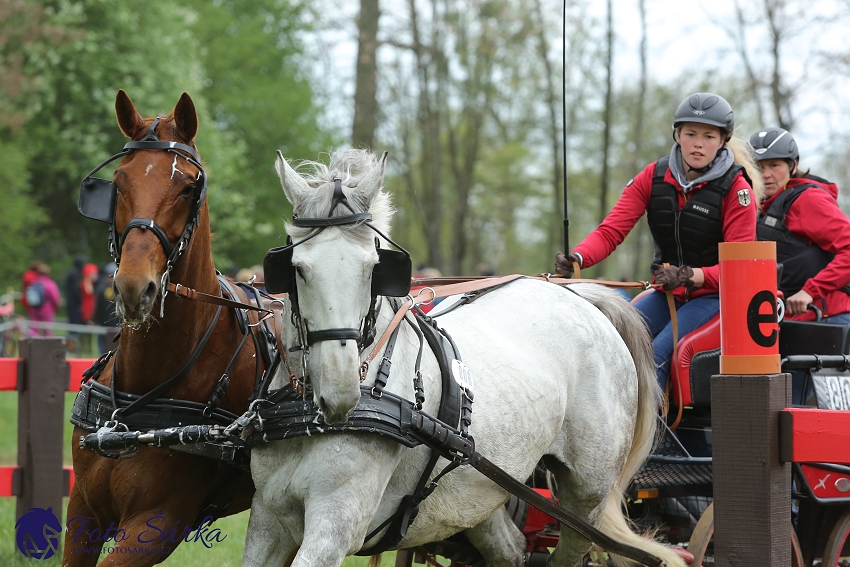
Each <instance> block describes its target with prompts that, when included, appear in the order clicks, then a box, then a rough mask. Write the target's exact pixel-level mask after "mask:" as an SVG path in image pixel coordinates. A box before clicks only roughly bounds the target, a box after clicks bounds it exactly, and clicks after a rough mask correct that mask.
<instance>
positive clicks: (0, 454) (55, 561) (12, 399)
mask: <svg viewBox="0 0 850 567" xmlns="http://www.w3.org/2000/svg"><path fill="white" fill-rule="evenodd" d="M74 396H75V394H70V393H69V394H66V396H65V415H66V417H69V416H70V415H71V406H72V404H73V403H74ZM17 404H18V395H17V393H16V392H0V465H13V464H16V463H17V458H18V446H17V443H18V441H17V439H18V437H17V436H18V406H17ZM72 435H73V426H72V425H71V424H70V422H69V421H68V420H67V419H66V420H65V440H66V443H65V450H64V457H63V460H64V462H65V465H66V466H70V465H71V449H70V447H71V437H72ZM15 504H16V502H15V498H9V497H0V566H2V567H22V566H27V567H35V566H36V565H37V566H39V567H53V566H58V565H60V563H61V562H60V554H57V555H56V556H54V557H52V558H50V559H48V560H37V559H29V558H27V557H24V556H23V555H22V554H21V553H20V552H19V551H18V550H17V547H16V545H15V522H16V521H17V517H16V514H15ZM67 505H68V499H67V498H65V499H63V509H64V508H66V507H67ZM62 522H63V525H64V522H65V518H64V510H63V518H62ZM247 527H248V511H245V512H242V513H240V514H236V515H234V516H229V517H227V518H221V519H220V520H218V521H217V522H216V523H215V524H213V528H218V529H219V530H221V534H222V535H223V536H226V537H224V539H223V541H221V542H220V543H219V542H213V544H212V545H213V547H212V548H209V549H208V548H206V547H204V546H203V545H202V544H201V543H195V542H190V543H184V544H182V545H180V546H179V547H177V549H176V550H175V551H174V553H172V554H171V556H170V557H169V558H168V559H166V560H165V561H164V562H163V563H162V565H172V566H177V565H180V566H185V567H212V566H220V567H231V566H235V565H241V564H242V551H243V549H244V548H245V532H246V531H247ZM104 557H106V555H102V556H101V558H104ZM368 561H369V558H368V557H348V558H346V560H345V561H344V562H343V567H366V565H367V563H368ZM394 564H395V553H385V554H384V555H383V557H382V558H381V567H392V566H393V565H394Z"/></svg>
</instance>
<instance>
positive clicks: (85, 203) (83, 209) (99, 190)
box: [77, 177, 116, 224]
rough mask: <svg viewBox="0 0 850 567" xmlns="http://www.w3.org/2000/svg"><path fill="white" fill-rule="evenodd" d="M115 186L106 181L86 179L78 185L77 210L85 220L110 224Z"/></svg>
mask: <svg viewBox="0 0 850 567" xmlns="http://www.w3.org/2000/svg"><path fill="white" fill-rule="evenodd" d="M115 196H116V187H115V184H114V183H112V182H111V181H108V180H106V179H98V178H97V177H86V178H85V179H83V181H82V183H80V197H79V200H78V201H77V210H79V211H80V214H81V215H83V216H84V217H86V218H89V219H92V220H96V221H100V222H105V223H107V224H112V219H113V216H114V214H115Z"/></svg>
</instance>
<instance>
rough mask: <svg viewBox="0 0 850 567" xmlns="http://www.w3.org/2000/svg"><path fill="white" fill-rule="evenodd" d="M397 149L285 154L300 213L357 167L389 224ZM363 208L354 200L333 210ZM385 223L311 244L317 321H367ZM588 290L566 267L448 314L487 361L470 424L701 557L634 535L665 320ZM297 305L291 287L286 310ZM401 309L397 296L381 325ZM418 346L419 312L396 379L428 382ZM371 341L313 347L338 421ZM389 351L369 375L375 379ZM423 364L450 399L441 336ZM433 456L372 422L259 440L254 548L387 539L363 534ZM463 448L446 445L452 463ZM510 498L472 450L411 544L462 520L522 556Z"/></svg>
mask: <svg viewBox="0 0 850 567" xmlns="http://www.w3.org/2000/svg"><path fill="white" fill-rule="evenodd" d="M385 159H386V155H385V156H384V158H383V159H380V160H379V159H378V158H377V157H376V156H375V155H374V154H372V153H370V152H367V151H365V150H347V151H340V152H336V153H334V154H333V155H332V156H331V161H330V165H329V167H325V166H323V165H321V164H312V167H313V168H314V170H313V174H312V175H310V176H309V177H308V178H307V179H305V178H303V177H301V175H299V173H297V172H295V171H294V170H293V169H292V168H291V167H290V166H289V164H288V163H287V162H286V160H285V159H283V157H282V156H280V157H279V159H278V161H277V163H276V169H277V171H278V174H279V176H280V179H281V184H282V185H283V190H284V193H285V194H286V197H287V198H288V199H289V201H290V202H291V203H292V205H293V207H294V212H295V214H296V215H297V216H298V217H300V218H318V217H322V218H324V217H327V216H328V213H329V210H330V208H331V200H332V194H333V190H334V182H333V179H334V177H340V178H342V187H343V190H344V193H345V195H346V196H347V199H348V201H349V203H350V204H352V205H353V207H352V208H354V209H358V208H359V209H360V211H369V212H370V213H371V214H372V216H373V225H374V226H375V227H376V228H378V229H379V230H381V231H382V232H383V233H384V234H388V231H389V224H390V218H391V216H392V212H393V210H392V207H391V205H390V200H389V196H388V195H387V193H385V192H384V191H383V189H382V183H383V171H384V164H385ZM347 214H351V212H350V211H348V210H346V209H345V207H342V206H340V207H337V208H336V210H335V211H334V213H333V215H332V216H340V215H347ZM287 232H288V233H289V235H290V236H291V237H292V239H293V241H294V242H298V241H300V240H302V239H304V238H306V237H307V236H309V235H311V234H312V233H313V229H310V228H298V227H294V226H291V225H287ZM374 238H375V232H373V231H372V230H371V229H370V228H369V227H367V226H364V225H363V224H356V225H354V226H342V227H330V228H326V229H324V230H323V231H322V232H321V233H319V234H318V235H315V236H314V237H313V238H311V239H310V240H308V241H305V242H304V243H303V244H301V245H299V246H297V247H296V248H295V249H294V254H293V264H294V265H295V266H296V268H297V274H298V276H297V289H298V297H299V304H300V310H301V316H302V317H303V319H304V320H305V321H306V324H307V325H308V327H309V329H310V330H318V329H335V328H359V327H360V325H361V322H362V321H363V318H364V317H365V316H366V314H367V312H368V310H369V306H370V279H371V275H372V269H373V267H374V265H375V263H376V262H377V260H378V257H377V254H376V248H375V241H374ZM383 247H384V248H386V247H387V244H386V243H385V242H384V243H383ZM574 289H575V290H576V291H577V292H578V293H580V294H581V295H582V296H583V297H585V298H586V299H587V300H586V299H582V297H579V296H578V295H576V293H573V292H571V291H568V290H566V289H564V288H561V287H559V286H557V285H554V284H550V283H546V282H542V281H537V280H527V279H526V280H519V281H516V282H514V283H510V284H508V285H506V286H505V287H503V288H501V289H498V290H496V291H493V292H491V293H489V294H486V295H484V296H482V297H481V298H480V299H478V300H477V301H475V302H473V303H472V304H470V305H468V306H464V307H461V308H459V309H456V310H454V311H452V312H450V313H447V314H445V315H443V316H441V317H440V318H439V319H438V321H439V324H440V326H441V327H443V328H444V329H446V330H447V331H448V332H449V333H450V334H451V336H452V337H453V339H454V341H455V343H456V344H457V346H458V348H459V350H460V354H461V355H462V358H463V362H464V363H465V364H466V365H467V366H468V367H469V369H470V370H471V373H472V375H473V376H474V385H475V390H474V394H475V403H474V408H473V416H472V425H471V427H470V430H469V431H470V433H471V435H472V436H473V437H474V439H475V444H476V450H477V451H478V452H479V453H480V454H482V455H483V456H485V457H487V458H488V459H490V460H491V461H492V462H493V463H495V464H496V465H498V466H500V467H502V468H503V469H504V470H505V471H506V472H508V473H509V474H511V475H512V476H513V477H514V478H516V479H520V480H523V479H526V478H528V476H529V475H530V474H531V472H532V471H533V469H534V467H535V464H536V463H537V462H538V461H539V460H540V458H541V457H543V456H544V455H550V456H551V457H552V458H551V459H549V461H548V462H549V463H550V465H551V466H550V468H551V470H552V472H553V473H554V475H555V477H556V480H557V487H558V492H557V497H558V498H559V500H560V503H561V504H562V505H563V506H565V507H567V508H569V509H571V510H572V511H574V512H576V513H578V514H580V515H581V516H583V517H586V518H587V519H588V520H589V521H590V522H592V523H593V524H594V525H596V526H598V527H600V528H601V529H602V530H603V531H604V532H606V533H607V534H609V535H611V536H614V537H616V538H617V539H619V540H621V541H624V542H626V543H630V544H631V545H634V546H636V547H640V548H642V549H644V550H647V551H649V552H651V553H653V554H655V555H657V556H659V557H661V558H663V559H664V560H665V561H666V562H667V565H669V566H672V565H684V563H683V562H682V561H681V559H679V557H678V556H677V555H676V554H675V553H673V552H672V551H671V550H670V549H668V548H666V547H664V546H663V545H661V544H659V543H657V542H655V541H653V540H651V539H649V538H647V537H643V536H638V535H636V534H634V533H633V532H632V531H631V530H630V529H629V525H628V523H627V520H626V519H625V518H624V515H623V501H622V494H623V491H624V489H625V488H626V486H627V485H628V483H629V480H630V478H631V477H632V475H633V474H634V473H635V472H636V471H637V469H638V468H639V467H640V465H641V464H642V463H643V461H644V459H645V458H646V456H647V455H648V453H649V451H650V450H651V447H652V444H653V439H654V434H655V426H656V403H657V400H658V399H660V392H659V391H658V385H657V382H656V378H655V372H654V366H653V358H652V355H651V344H650V340H649V336H648V334H647V331H646V330H645V327H644V325H643V323H642V321H641V319H640V317H639V316H638V314H637V312H636V311H634V309H633V308H632V307H631V306H630V305H629V304H628V303H627V302H625V301H623V300H622V299H621V298H620V297H619V296H618V295H617V294H616V293H614V292H611V291H609V290H607V289H605V288H602V287H599V286H595V285H587V284H585V285H576V286H574ZM379 301H380V300H379ZM594 305H595V306H594ZM291 307H292V306H291V305H289V304H287V305H286V309H287V311H289V310H290V309H291ZM603 313H604V314H603ZM392 315H393V313H392V310H391V309H390V308H389V307H388V306H387V303H386V302H385V303H384V306H383V307H382V308H381V310H380V315H379V318H378V323H377V329H378V335H379V336H380V334H381V333H382V332H383V330H384V329H385V328H386V327H387V325H388V323H389V320H390V318H391V317H392ZM606 315H607V317H606ZM286 320H287V321H288V320H289V317H288V316H287V317H286ZM612 322H613V324H612ZM618 331H619V332H618ZM284 339H285V342H286V346H291V345H293V344H297V342H296V335H295V328H294V326H293V325H288V326H287V328H286V329H285V330H284ZM418 351H419V339H418V338H417V336H416V334H414V332H413V331H412V330H411V329H410V328H409V325H402V329H401V331H400V335H399V338H398V341H397V343H396V345H395V352H394V353H393V356H392V372H391V374H390V377H389V381H388V383H387V386H386V391H389V392H392V393H395V394H398V395H400V396H404V397H405V398H407V399H411V400H412V399H413V395H414V392H413V387H412V377H413V375H414V361H415V359H416V356H417V353H418ZM367 354H368V349H367V351H365V352H363V353H361V352H358V347H357V345H356V344H355V341H352V340H349V341H346V344H345V346H342V344H341V341H339V340H333V341H325V342H318V343H316V344H314V345H313V346H312V347H311V349H310V351H309V357H308V359H307V371H308V374H309V376H310V380H311V382H312V387H313V392H314V398H315V401H316V403H317V405H318V406H319V407H320V408H321V411H322V414H323V417H324V419H325V421H326V422H328V423H339V422H341V421H344V420H345V419H346V417H347V416H348V414H349V413H350V412H351V410H352V409H353V408H354V406H355V405H356V403H357V402H358V400H359V399H360V384H361V383H360V380H359V374H358V369H359V367H360V364H361V360H362V359H363V358H365V356H366V355H367ZM291 358H298V357H291ZM376 360H380V357H378V358H377V359H376ZM376 367H377V364H376V365H373V366H372V367H371V368H370V370H369V372H368V374H367V376H366V378H365V381H364V382H363V383H364V384H372V383H373V382H374V379H375V373H376ZM302 370H303V369H298V370H296V373H297V372H300V371H302ZM421 371H422V376H423V379H424V385H425V393H426V401H425V405H424V410H425V411H426V412H427V413H428V414H430V415H436V412H437V406H438V401H439V399H440V392H441V378H440V371H439V368H438V365H437V362H436V359H435V357H434V356H433V355H432V354H431V352H430V350H429V349H428V347H427V345H426V347H425V353H424V357H423V360H422V365H421ZM276 385H277V386H281V385H282V382H278V383H277V384H276ZM429 455H430V450H429V449H428V448H426V447H424V446H420V447H417V448H415V449H408V448H405V447H403V446H401V445H399V444H397V443H395V442H393V441H391V440H388V439H386V438H382V437H378V436H376V435H370V434H356V433H333V434H326V435H314V436H310V437H299V438H295V439H288V440H285V441H276V442H270V443H267V444H260V445H257V446H255V447H254V449H253V452H252V458H251V472H252V475H253V477H254V482H255V484H256V487H257V491H256V494H255V496H254V500H253V504H252V507H251V518H250V521H249V525H248V532H247V539H246V545H245V553H244V557H243V565H246V566H263V567H265V566H268V565H282V564H283V563H284V561H285V560H286V558H287V557H288V556H289V555H290V554H291V552H292V551H293V550H295V549H296V548H299V547H300V549H298V551H297V554H296V555H295V558H294V562H293V563H292V565H293V567H307V566H319V565H320V566H331V567H333V566H339V565H340V564H341V563H342V561H343V559H344V557H345V556H346V555H351V554H354V553H356V552H357V551H358V550H360V549H366V548H368V547H369V546H371V545H373V544H374V543H375V542H377V541H378V540H379V538H380V535H381V534H380V533H379V534H378V535H376V536H374V537H372V538H371V539H370V540H369V541H364V538H365V537H366V535H367V534H369V533H370V532H371V531H372V530H373V529H375V528H376V527H377V526H379V525H380V524H381V523H382V522H383V521H384V520H385V519H387V518H388V517H389V516H390V515H391V514H392V513H393V512H395V510H396V509H397V507H398V505H399V502H400V501H401V499H402V497H404V496H405V495H406V494H409V493H411V492H412V491H413V489H414V487H415V485H416V483H417V480H418V479H419V475H420V473H421V471H422V470H423V469H424V467H425V464H426V461H427V460H428V457H429ZM447 463H448V461H446V460H444V459H440V462H439V464H438V466H437V469H436V471H435V473H436V472H439V471H440V470H441V469H442V468H443V467H444V466H445V465H446V464H447ZM508 497H509V494H508V493H507V492H506V491H505V490H503V489H502V488H500V487H499V486H497V485H496V484H494V483H492V482H490V481H489V480H487V479H486V478H485V477H484V476H482V475H481V474H480V473H479V472H478V471H476V470H474V469H472V468H471V467H468V466H462V467H460V468H458V469H456V470H454V471H452V472H450V473H449V474H447V475H446V476H445V477H443V478H442V479H441V480H440V482H439V486H438V488H437V489H436V491H435V492H434V493H433V494H431V495H430V496H429V497H428V498H427V499H426V500H425V501H424V502H423V503H422V505H421V507H420V511H419V514H418V516H416V519H415V520H414V522H413V523H412V524H411V526H410V528H409V530H408V531H407V534H406V536H405V537H404V539H403V540H402V541H401V543H400V544H399V545H398V546H397V548H398V549H404V548H409V547H414V546H419V545H422V544H425V543H427V542H432V541H438V540H441V539H443V538H446V537H448V536H450V535H452V534H454V533H457V532H460V531H463V532H464V534H465V535H466V536H467V538H468V539H469V541H470V542H471V543H472V544H473V545H475V546H476V547H477V548H478V549H479V551H480V552H481V553H482V555H483V557H484V559H485V562H486V564H487V565H488V567H494V566H502V565H504V566H511V567H517V566H520V565H522V558H523V553H524V550H525V539H524V537H523V536H522V534H521V533H520V531H519V530H518V529H517V528H516V527H515V526H514V524H513V523H512V521H511V520H510V518H509V517H508V515H507V513H506V511H505V508H504V506H503V505H504V503H505V502H506V501H507V499H508ZM589 547H590V543H589V542H588V541H587V540H586V539H583V538H582V537H580V536H578V535H576V534H575V533H573V532H572V531H571V530H569V529H566V528H564V529H562V530H561V535H560V540H559V543H558V546H557V548H556V549H555V551H554V553H553V554H552V556H551V558H550V560H549V565H550V566H553V565H574V564H578V563H579V562H580V561H581V558H582V557H583V556H584V555H585V553H586V552H587V551H588V549H589Z"/></svg>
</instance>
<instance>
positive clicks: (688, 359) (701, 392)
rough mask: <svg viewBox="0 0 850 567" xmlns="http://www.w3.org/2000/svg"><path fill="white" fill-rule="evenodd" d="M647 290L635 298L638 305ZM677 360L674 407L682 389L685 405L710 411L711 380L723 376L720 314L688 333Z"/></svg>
mask: <svg viewBox="0 0 850 567" xmlns="http://www.w3.org/2000/svg"><path fill="white" fill-rule="evenodd" d="M647 293H654V290H647V291H644V292H641V293H640V294H638V295H637V296H636V297H635V298H634V299H632V304H635V303H637V302H638V301H640V299H642V298H643V296H644V295H645V294H647ZM676 358H677V360H676V361H675V364H676V367H677V368H678V369H679V372H678V376H677V375H676V372H671V373H670V380H671V382H670V387H671V391H670V404H671V405H678V403H679V391H680V390H681V394H682V395H681V398H682V405H683V406H685V407H687V406H693V407H703V408H708V407H710V406H711V377H712V376H713V375H714V374H720V315H716V316H715V317H714V318H713V319H711V320H710V321H709V322H708V323H706V324H705V325H703V326H702V327H700V328H698V329H696V330H694V331H692V332H690V333H688V334H687V335H685V336H684V337H682V339H681V340H680V341H679V345H678V347H677V349H676Z"/></svg>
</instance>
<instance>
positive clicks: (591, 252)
mask: <svg viewBox="0 0 850 567" xmlns="http://www.w3.org/2000/svg"><path fill="white" fill-rule="evenodd" d="M654 174H655V162H653V163H651V164H649V165H647V166H646V168H645V169H644V170H643V171H641V172H640V173H639V174H637V175H636V176H635V178H634V179H633V180H632V181H630V182H629V184H628V185H626V187H625V189H623V194H622V195H621V196H620V200H619V201H617V204H616V205H614V208H613V209H612V210H611V212H610V213H608V216H607V217H605V220H604V221H602V224H600V225H599V226H598V227H597V228H596V229H595V230H594V231H593V232H591V233H590V234H588V235H587V237H586V238H585V239H584V240H582V241H581V243H580V244H579V245H578V246H576V247H575V251H576V252H578V253H579V254H581V257H582V267H583V268H589V267H590V266H593V265H594V264H597V263H599V262H601V261H602V260H604V259H605V258H607V257H608V256H609V255H610V254H611V253H612V252H613V251H614V249H616V248H617V246H619V245H620V244H621V243H622V242H623V240H625V238H626V236H628V234H629V232H630V231H631V230H632V228H634V226H635V224H637V222H638V221H639V220H640V218H641V217H642V216H643V215H644V213H645V212H646V210H647V208H648V207H649V198H650V196H651V195H652V176H653V175H654ZM664 181H666V182H667V183H669V184H671V185H673V186H674V187H676V189H677V192H676V194H677V197H678V200H679V208H681V207H684V206H685V204H686V202H687V201H686V199H687V197H686V195H685V194H684V192H683V191H682V187H681V186H680V185H679V183H678V182H677V181H676V179H675V178H674V177H673V174H672V172H671V171H670V170H669V169H668V170H667V173H666V174H665V175H664ZM704 185H705V184H704V183H703V184H700V185H697V186H696V187H695V188H694V189H692V192H695V191H699V189H700V188H701V187H703V186H704ZM741 189H748V190H750V191H752V190H751V189H750V185H749V183H747V181H746V179H744V176H743V175H741V174H738V176H737V177H736V178H735V181H734V182H733V183H732V188H731V189H729V191H728V192H727V193H726V196H725V197H724V201H723V208H722V210H721V211H720V214H721V215H722V217H723V240H724V242H752V241H754V240H755V239H756V204H755V199H753V198H752V194H751V195H750V202H749V204H747V205H741V204H740V202H739V201H738V191H740V190H741ZM702 270H703V273H704V274H705V283H704V284H703V285H702V287H701V288H699V289H696V290H694V291H693V292H691V293H690V294H689V296H690V297H699V296H701V295H708V294H711V293H719V291H720V288H719V284H718V281H719V279H720V266H719V265H718V264H715V265H714V266H704V267H703V268H702ZM686 292H687V290H686V289H685V288H684V287H679V288H676V289H675V290H674V291H673V295H675V296H676V299H678V300H679V301H684V300H685V295H686Z"/></svg>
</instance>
